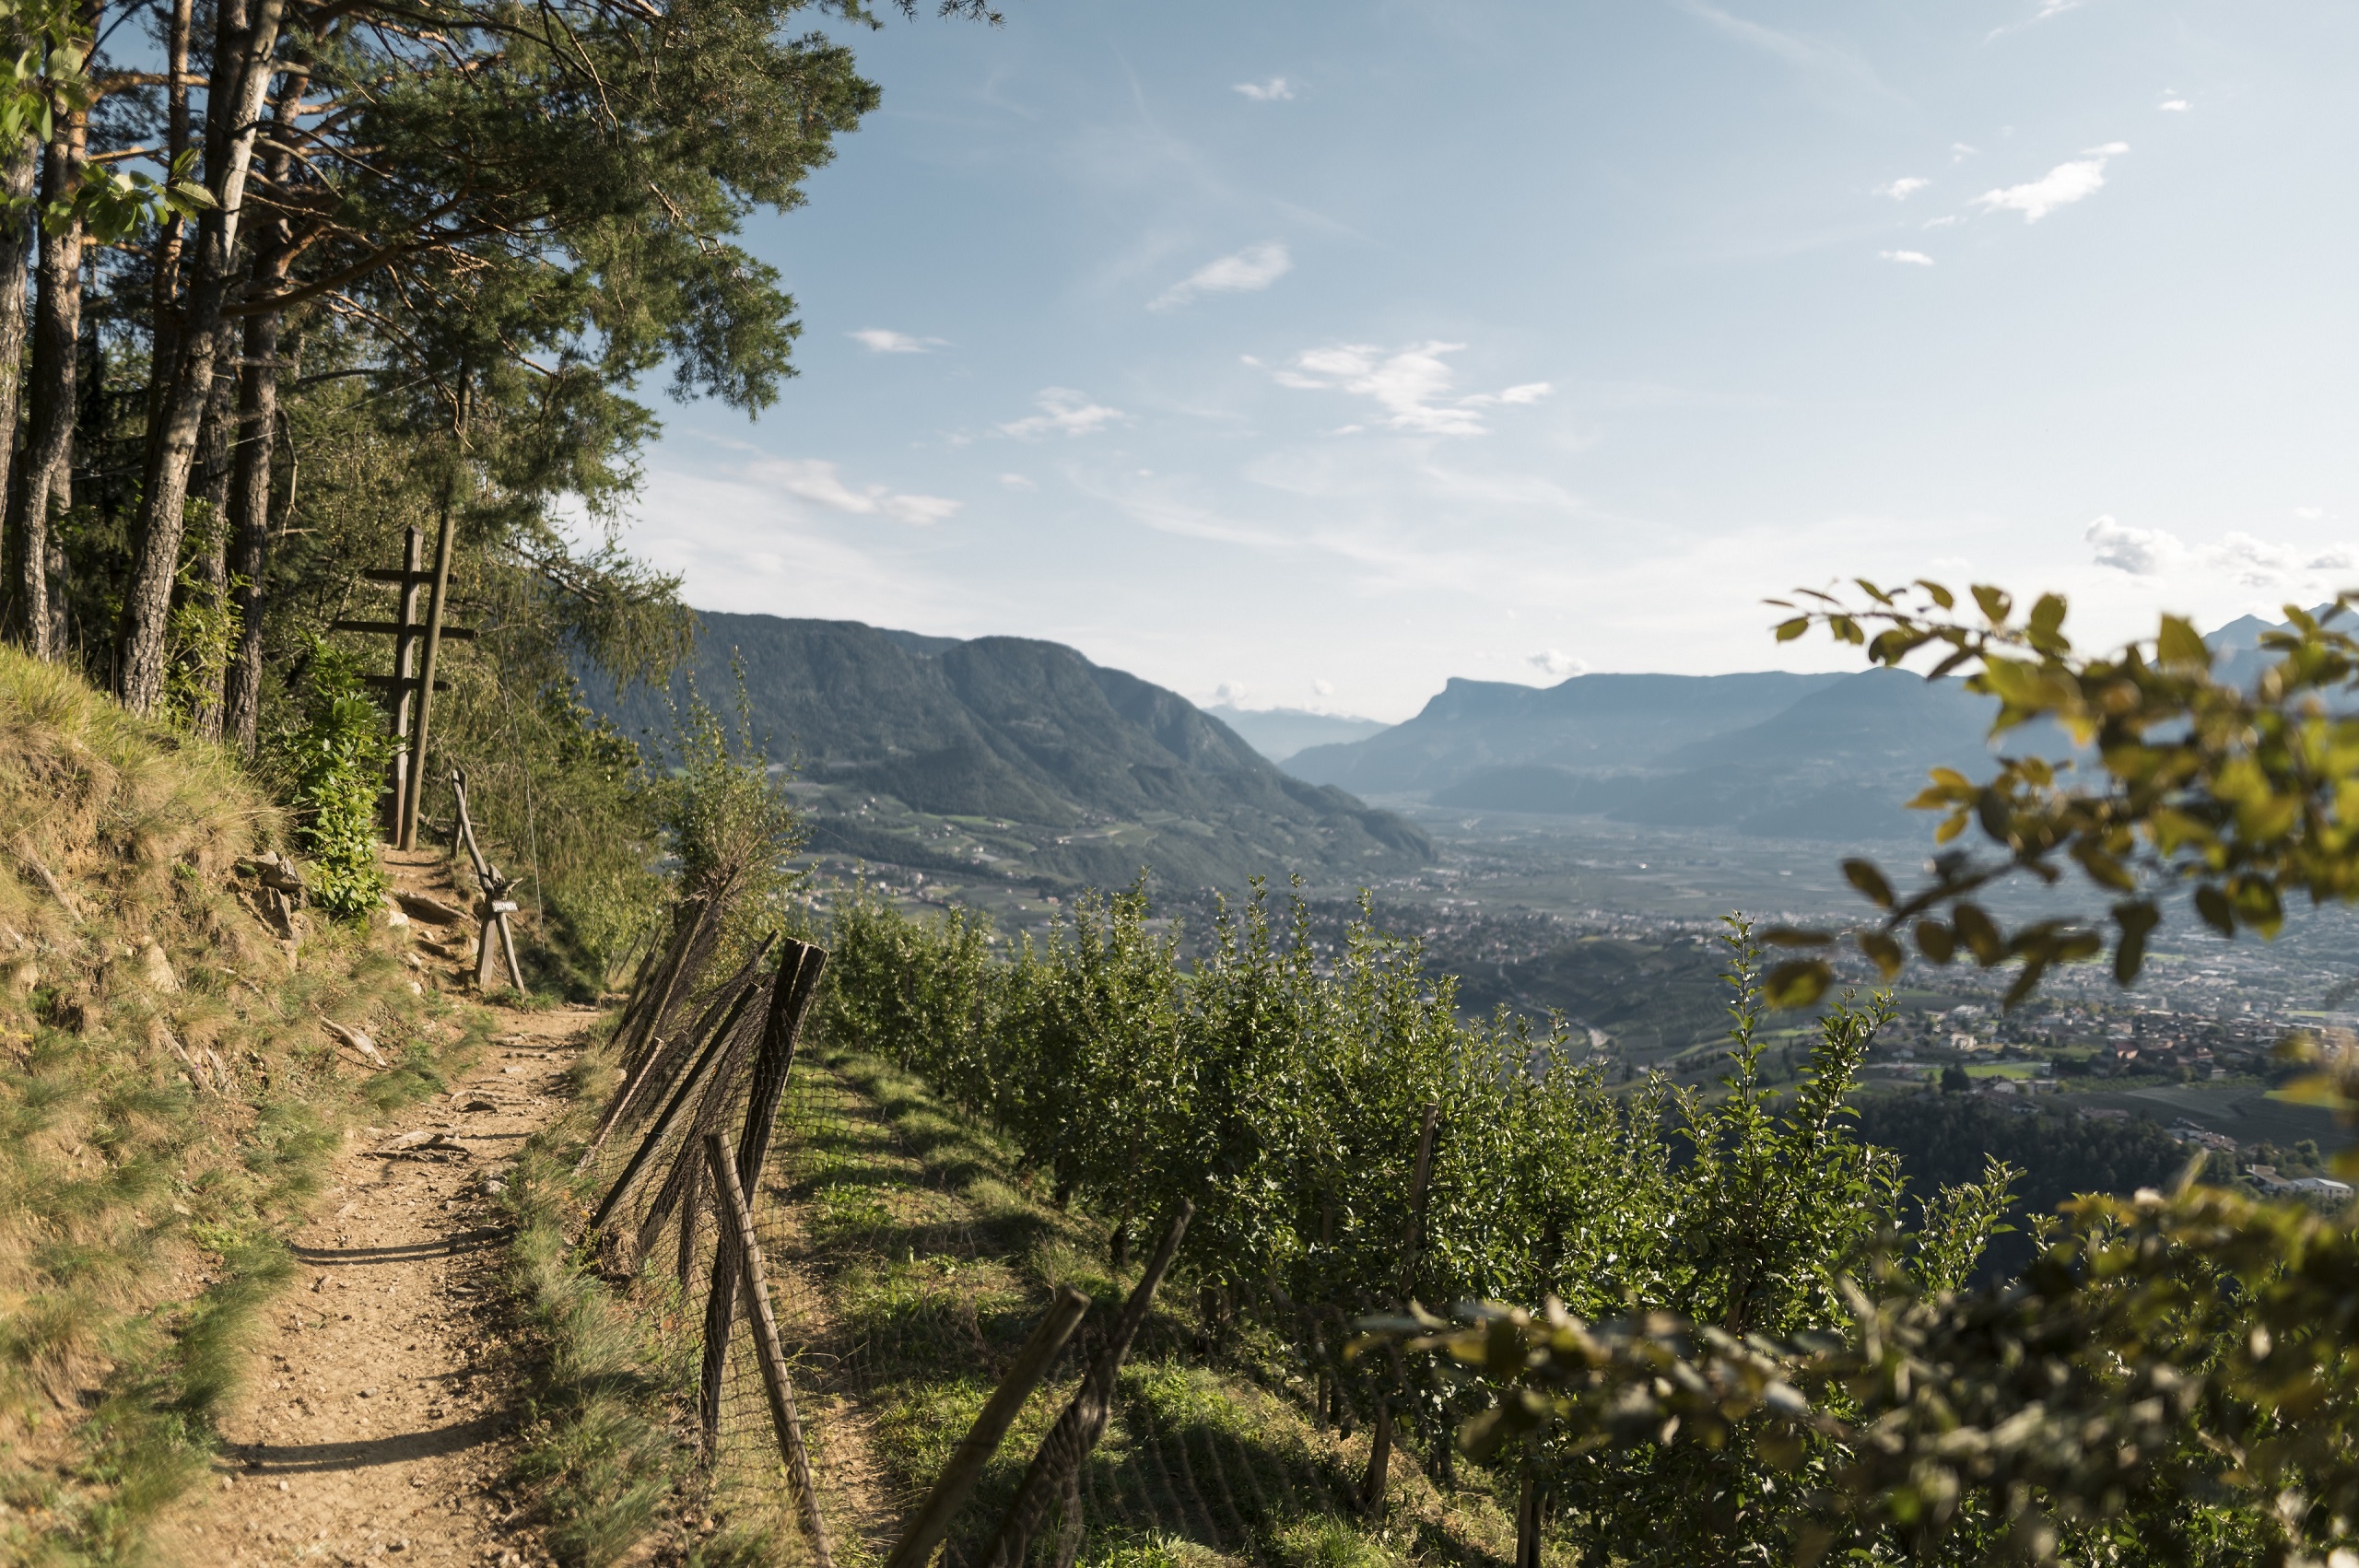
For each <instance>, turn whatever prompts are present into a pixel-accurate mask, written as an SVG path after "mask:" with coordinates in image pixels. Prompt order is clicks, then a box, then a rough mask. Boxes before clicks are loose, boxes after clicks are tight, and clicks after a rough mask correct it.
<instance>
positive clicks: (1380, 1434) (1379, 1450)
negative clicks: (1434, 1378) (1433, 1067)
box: [1360, 1101, 1441, 1515]
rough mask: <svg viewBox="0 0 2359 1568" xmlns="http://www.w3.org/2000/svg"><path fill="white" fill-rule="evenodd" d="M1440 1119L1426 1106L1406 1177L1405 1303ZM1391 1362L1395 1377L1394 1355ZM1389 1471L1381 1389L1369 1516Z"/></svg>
mask: <svg viewBox="0 0 2359 1568" xmlns="http://www.w3.org/2000/svg"><path fill="white" fill-rule="evenodd" d="M1440 1116H1441V1106H1440V1103H1439V1102H1438V1101H1428V1102H1426V1116H1425V1125H1424V1126H1423V1127H1422V1128H1421V1129H1418V1132H1417V1163H1416V1166H1415V1169H1414V1174H1412V1175H1411V1176H1410V1177H1409V1231H1408V1234H1407V1235H1404V1236H1403V1237H1402V1240H1401V1295H1402V1299H1403V1300H1404V1301H1405V1300H1406V1299H1407V1298H1408V1297H1409V1296H1410V1295H1411V1294H1412V1291H1411V1288H1410V1287H1411V1283H1412V1281H1413V1280H1414V1277H1415V1274H1416V1269H1417V1242H1418V1239H1419V1237H1420V1235H1422V1233H1423V1232H1424V1230H1425V1224H1426V1176H1428V1175H1430V1174H1431V1171H1432V1165H1433V1153H1434V1123H1435V1121H1436V1120H1437V1119H1438V1117H1440ZM1392 1360H1393V1370H1394V1372H1395V1373H1396V1374H1397V1373H1398V1372H1399V1370H1400V1356H1399V1353H1398V1352H1395V1353H1394V1355H1393V1358H1392ZM1391 1467H1392V1394H1391V1390H1390V1389H1383V1390H1379V1392H1378V1394H1377V1398H1376V1429H1375V1431H1374V1432H1373V1433H1370V1434H1369V1439H1368V1450H1367V1480H1365V1481H1364V1482H1363V1483H1362V1485H1361V1488H1360V1502H1361V1505H1362V1506H1364V1507H1365V1508H1367V1511H1368V1512H1369V1513H1370V1514H1371V1515H1380V1514H1382V1513H1383V1512H1384V1488H1385V1482H1386V1480H1387V1479H1388V1472H1389V1471H1390V1470H1391Z"/></svg>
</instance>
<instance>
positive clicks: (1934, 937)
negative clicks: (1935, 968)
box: [1915, 920, 1957, 964]
mask: <svg viewBox="0 0 2359 1568" xmlns="http://www.w3.org/2000/svg"><path fill="white" fill-rule="evenodd" d="M1915 934H1916V937H1917V951H1918V952H1919V953H1921V954H1924V955H1925V956H1926V957H1928V958H1930V959H1931V960H1932V961H1933V962H1934V963H1936V964H1946V963H1948V962H1949V961H1950V957H1951V955H1952V954H1954V953H1956V951H1957V936H1956V933H1955V932H1954V931H1952V930H1950V929H1949V927H1947V926H1945V925H1943V924H1942V922H1941V921H1939V920H1919V921H1918V922H1917V930H1916V933H1915Z"/></svg>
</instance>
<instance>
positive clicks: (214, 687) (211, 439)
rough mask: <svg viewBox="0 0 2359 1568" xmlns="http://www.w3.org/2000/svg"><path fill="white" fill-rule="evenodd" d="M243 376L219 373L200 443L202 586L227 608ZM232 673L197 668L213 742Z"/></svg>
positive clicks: (197, 721) (202, 723)
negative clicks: (234, 443)
mask: <svg viewBox="0 0 2359 1568" xmlns="http://www.w3.org/2000/svg"><path fill="white" fill-rule="evenodd" d="M238 399H239V386H238V375H237V372H236V371H235V370H233V369H229V368H227V367H224V368H223V369H222V370H221V373H219V374H217V375H216V376H215V377H214V378H213V395H212V396H211V397H210V398H208V399H207V400H206V402H205V427H204V429H203V432H202V434H201V435H200V437H199V439H198V442H197V447H198V451H200V452H201V453H202V455H203V459H204V469H203V474H204V479H205V518H204V528H205V534H204V537H203V539H202V540H201V541H200V543H201V544H202V545H203V551H202V553H201V554H200V555H198V556H197V558H196V561H195V567H196V579H197V582H198V584H199V585H200V588H199V591H201V592H202V593H203V594H204V595H205V602H206V604H207V606H208V607H209V608H215V609H226V608H227V607H228V605H229V469H230V462H231V460H230V456H229V451H230V432H231V430H232V428H233V426H232V424H231V421H233V420H235V419H236V418H237V416H238ZM216 656H217V655H216V653H215V650H214V649H209V648H208V649H203V650H202V651H201V652H200V653H199V654H198V657H199V658H202V659H206V660H210V659H212V658H214V657H216ZM228 675H229V670H228V668H227V665H226V663H225V664H224V665H223V666H221V667H219V668H213V669H205V670H200V671H198V672H197V677H198V680H197V686H196V694H195V700H194V704H193V705H192V711H191V713H190V715H189V717H190V719H191V720H193V721H194V727H195V730H196V732H197V733H198V734H200V735H202V736H204V737H205V739H206V740H208V741H217V740H219V739H220V738H221V708H222V701H223V698H224V695H225V694H224V692H223V689H222V688H223V685H224V683H225V681H226V680H227V678H228Z"/></svg>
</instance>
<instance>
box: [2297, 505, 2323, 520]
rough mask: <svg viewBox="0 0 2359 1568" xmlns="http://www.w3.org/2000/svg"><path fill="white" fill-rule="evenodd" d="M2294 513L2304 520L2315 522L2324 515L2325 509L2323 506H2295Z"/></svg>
mask: <svg viewBox="0 0 2359 1568" xmlns="http://www.w3.org/2000/svg"><path fill="white" fill-rule="evenodd" d="M2294 516H2295V517H2298V518H2300V519H2301V520H2302V521H2305V522H2316V521H2318V519H2320V518H2322V517H2324V516H2326V509H2325V508H2324V507H2295V508H2294Z"/></svg>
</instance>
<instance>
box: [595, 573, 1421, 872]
mask: <svg viewBox="0 0 2359 1568" xmlns="http://www.w3.org/2000/svg"><path fill="white" fill-rule="evenodd" d="M701 620H702V623H703V625H702V629H701V632H700V635H699V637H698V643H697V648H696V652H695V654H694V656H693V658H692V660H691V662H690V666H689V669H688V671H687V673H684V674H683V675H682V676H680V677H679V678H678V679H676V680H675V682H674V683H673V687H672V690H671V693H670V698H671V701H672V702H673V703H675V704H681V705H683V706H684V705H685V702H686V699H687V693H688V691H689V690H690V688H691V685H693V688H694V690H695V691H696V692H697V693H698V695H699V696H701V697H702V699H703V700H704V701H705V702H706V703H708V704H709V705H710V707H712V708H715V709H716V710H718V711H719V712H720V713H721V714H722V716H723V717H724V719H726V720H728V721H729V722H731V723H732V724H734V723H735V721H736V720H735V719H734V713H735V709H736V705H737V700H738V698H737V692H738V686H737V678H738V673H742V674H743V677H744V688H743V689H744V700H745V714H746V718H747V720H749V721H750V724H751V728H752V731H753V735H754V738H755V740H756V742H757V744H759V745H761V746H762V747H763V748H764V749H765V750H766V751H767V752H768V754H769V755H770V756H771V757H772V758H773V759H774V760H778V761H782V762H787V763H789V764H790V765H791V766H792V767H793V768H794V770H795V772H796V773H797V775H798V776H799V778H800V780H801V781H802V782H801V786H800V788H801V789H802V790H803V791H804V794H805V797H806V803H807V805H808V807H809V819H810V823H811V827H812V833H813V844H814V847H815V848H822V849H834V850H838V851H840V852H844V853H849V854H856V855H860V856H863V857H865V858H868V859H871V860H889V861H892V862H894V863H897V864H900V865H906V866H913V867H918V868H921V869H922V868H929V867H931V868H936V869H940V870H945V871H953V870H955V871H961V872H976V871H978V870H981V871H986V872H990V873H991V874H994V875H998V876H1005V877H1017V878H1030V879H1033V880H1036V881H1039V882H1042V883H1050V884H1078V883H1094V884H1097V885H1099V886H1106V885H1121V883H1127V882H1128V881H1130V880H1131V878H1133V876H1135V875H1137V874H1138V872H1139V870H1140V869H1141V867H1142V866H1145V867H1149V868H1152V869H1153V870H1154V871H1155V872H1156V873H1157V874H1158V875H1159V876H1162V877H1165V878H1168V879H1170V880H1172V881H1174V882H1177V883H1181V884H1184V885H1191V886H1194V885H1219V886H1231V887H1233V886H1235V885H1236V884H1237V883H1239V882H1241V881H1242V880H1244V878H1246V877H1248V876H1251V875H1256V874H1267V875H1270V876H1272V877H1273V878H1277V879H1283V878H1284V877H1285V875H1286V874H1287V873H1288V872H1296V871H1299V872H1303V873H1304V874H1306V875H1308V876H1310V877H1312V878H1313V879H1314V880H1318V879H1320V878H1322V877H1336V878H1346V879H1347V878H1350V877H1354V876H1357V877H1372V876H1376V875H1380V874H1384V873H1388V872H1397V871H1402V870H1405V869H1408V868H1411V867H1414V866H1417V865H1422V864H1424V863H1426V861H1428V860H1431V859H1432V856H1433V846H1432V844H1431V842H1430V841H1429V840H1428V839H1427V838H1426V836H1425V834H1424V832H1423V831H1421V830H1420V829H1419V828H1417V827H1416V826H1415V825H1413V824H1411V823H1410V822H1408V821H1407V820H1406V819H1404V818H1402V817H1400V816H1398V815H1396V814H1394V813H1391V812H1389V811H1375V810H1371V809H1369V808H1368V807H1367V806H1366V805H1364V804H1362V803H1361V802H1359V801H1357V800H1355V799H1354V798H1353V797H1351V796H1350V795H1348V794H1345V793H1344V791H1342V790H1336V789H1332V788H1328V787H1322V786H1320V785H1317V784H1311V783H1307V782H1305V781H1303V780H1302V779H1300V778H1295V777H1292V776H1289V775H1287V774H1285V773H1282V772H1280V771H1279V770H1278V769H1277V767H1275V766H1273V764H1272V763H1271V762H1270V761H1269V759H1268V758H1266V757H1264V756H1262V755H1261V754H1260V753H1258V752H1256V751H1255V750H1254V749H1253V748H1252V747H1251V746H1250V745H1248V744H1247V743H1245V742H1244V741H1243V740H1242V739H1241V738H1239V737H1238V734H1237V733H1236V732H1235V731H1232V730H1230V729H1229V728H1228V727H1227V726H1226V725H1225V724H1223V723H1221V722H1220V720H1216V719H1213V718H1210V717H1208V716H1206V715H1205V714H1204V713H1203V712H1202V711H1200V710H1199V709H1198V708H1196V707H1195V706H1194V705H1193V704H1191V703H1190V702H1189V701H1187V699H1186V698H1184V697H1181V696H1179V695H1178V694H1177V693H1174V692H1170V691H1167V690H1165V689H1164V688H1163V687H1161V686H1157V685H1150V684H1149V683H1147V682H1145V681H1142V680H1140V679H1138V678H1137V677H1136V676H1133V675H1129V674H1125V673H1122V672H1121V671H1120V670H1109V669H1106V668H1104V667H1102V666H1100V665H1097V664H1093V663H1091V662H1090V661H1088V660H1086V659H1085V658H1083V657H1082V656H1081V655H1080V654H1079V653H1076V652H1075V651H1074V650H1073V649H1070V648H1066V647H1063V646H1062V645H1060V644H1057V643H1052V642H1038V641H1033V640H1030V639H1028V638H1005V637H987V638H974V639H972V640H970V641H961V640H959V639H957V638H933V637H923V636H920V635H918V634H916V633H912V632H897V631H888V630H883V629H880V628H878V627H874V626H863V625H862V624H860V623H858V622H856V621H817V620H788V619H782V618H780V617H779V616H775V615H740V614H717V613H711V612H706V613H703V614H702V615H701ZM733 661H734V668H733ZM602 699H603V700H602ZM593 703H594V704H596V705H597V706H600V707H601V708H604V711H606V712H607V713H609V714H610V715H612V716H613V717H614V718H615V719H616V721H617V723H618V724H620V725H621V726H622V727H623V728H624V729H625V730H627V731H632V732H635V733H645V734H647V735H648V736H650V737H651V738H654V739H655V740H656V741H657V742H658V744H659V747H660V745H661V743H662V740H663V737H665V736H667V735H668V734H669V733H670V731H671V727H672V722H673V720H672V710H671V708H669V707H668V706H667V704H666V699H665V694H663V693H661V692H656V691H651V690H648V689H646V688H644V687H638V688H632V689H628V690H625V691H623V692H620V693H615V692H612V691H607V692H603V693H593Z"/></svg>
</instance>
